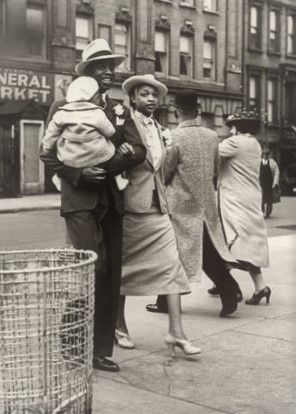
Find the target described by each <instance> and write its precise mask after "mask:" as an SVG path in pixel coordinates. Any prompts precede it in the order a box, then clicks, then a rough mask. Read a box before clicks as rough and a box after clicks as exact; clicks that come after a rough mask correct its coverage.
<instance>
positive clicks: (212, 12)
mask: <svg viewBox="0 0 296 414" xmlns="http://www.w3.org/2000/svg"><path fill="white" fill-rule="evenodd" d="M203 12H204V13H208V14H215V15H216V16H219V15H220V13H219V12H218V11H217V10H205V9H203Z"/></svg>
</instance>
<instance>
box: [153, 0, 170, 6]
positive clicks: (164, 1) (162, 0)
mask: <svg viewBox="0 0 296 414" xmlns="http://www.w3.org/2000/svg"><path fill="white" fill-rule="evenodd" d="M154 1H157V2H158V3H167V4H170V5H172V4H173V1H172V0H154Z"/></svg>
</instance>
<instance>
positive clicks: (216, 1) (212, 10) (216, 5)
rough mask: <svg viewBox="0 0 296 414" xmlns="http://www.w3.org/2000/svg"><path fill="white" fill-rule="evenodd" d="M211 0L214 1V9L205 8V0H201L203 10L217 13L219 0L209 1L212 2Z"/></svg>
mask: <svg viewBox="0 0 296 414" xmlns="http://www.w3.org/2000/svg"><path fill="white" fill-rule="evenodd" d="M213 1H215V9H213V8H211V9H206V8H205V0H203V5H202V8H203V11H204V12H206V13H219V0H211V2H212V3H213Z"/></svg>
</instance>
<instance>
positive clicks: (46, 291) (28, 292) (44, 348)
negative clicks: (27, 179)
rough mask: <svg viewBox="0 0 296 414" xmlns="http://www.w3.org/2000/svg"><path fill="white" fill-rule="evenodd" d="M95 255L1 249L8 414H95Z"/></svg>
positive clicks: (0, 413)
mask: <svg viewBox="0 0 296 414" xmlns="http://www.w3.org/2000/svg"><path fill="white" fill-rule="evenodd" d="M96 258H97V256H96V254H95V253H94V252H91V251H83V250H70V249H69V250H26V251H13V252H5V251H3V252H0V348H1V350H0V414H16V413H18V414H19V413H21V414H25V413H26V414H27V413H36V414H37V413H38V414H39V413H40V414H57V413H71V414H72V413H73V414H74V413H75V414H78V413H79V414H85V413H91V374H92V353H93V313H94V262H95V260H96Z"/></svg>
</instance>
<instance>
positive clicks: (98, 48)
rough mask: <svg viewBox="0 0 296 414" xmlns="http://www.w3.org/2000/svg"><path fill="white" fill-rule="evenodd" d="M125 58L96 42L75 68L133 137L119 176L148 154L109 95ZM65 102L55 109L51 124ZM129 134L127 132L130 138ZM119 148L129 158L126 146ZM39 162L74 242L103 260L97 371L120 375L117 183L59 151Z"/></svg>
mask: <svg viewBox="0 0 296 414" xmlns="http://www.w3.org/2000/svg"><path fill="white" fill-rule="evenodd" d="M124 59H125V57H124V56H121V55H117V54H113V53H112V51H111V49H110V47H109V45H108V43H107V42H106V41H105V40H104V39H96V40H94V41H93V42H91V43H90V44H89V45H87V46H86V48H85V49H84V51H83V53H82V60H81V62H80V63H78V64H77V65H76V68H75V71H76V73H77V74H78V75H86V76H91V77H92V78H94V79H95V80H96V81H97V82H98V85H99V89H100V92H101V94H102V102H101V103H100V106H101V107H102V108H103V109H104V111H105V114H106V115H107V117H108V118H109V120H110V121H111V123H112V124H113V125H114V126H115V128H116V129H117V131H118V132H119V133H121V132H122V133H123V132H124V135H125V136H128V137H129V143H130V144H132V149H133V155H129V156H128V157H122V165H120V166H119V167H120V170H119V171H118V172H116V173H120V172H121V171H123V170H125V169H129V168H132V167H133V166H136V165H139V164H140V163H142V162H143V161H144V159H145V157H146V150H145V148H144V147H143V145H142V144H141V139H140V137H139V134H138V132H137V130H136V128H135V126H134V123H133V122H132V120H131V118H130V112H129V110H128V109H127V108H125V107H124V106H122V105H121V104H119V103H117V102H114V101H112V100H111V99H110V98H109V97H108V94H107V93H106V92H107V91H108V89H109V88H110V87H111V86H112V82H113V76H114V68H115V67H116V66H118V65H119V64H120V63H121V62H123V60H124ZM64 103H65V101H56V102H54V103H53V104H52V106H51V108H50V111H49V115H48V120H47V123H48V122H49V121H50V120H51V118H52V117H53V115H54V113H55V112H56V111H57V110H58V109H59V107H61V106H62V105H63V104H64ZM126 131H128V133H126ZM129 143H126V144H123V147H122V148H121V149H120V151H121V153H127V151H126V148H127V147H126V145H127V146H129V145H130V144H129ZM40 158H41V159H42V160H43V162H44V163H45V164H46V165H47V166H48V167H49V168H50V169H51V170H53V172H55V173H57V175H58V176H59V177H60V178H61V181H62V187H61V215H62V216H63V217H64V218H65V221H66V227H67V234H68V237H69V239H70V242H71V243H72V245H73V246H74V248H77V249H89V250H93V251H95V252H96V253H97V255H98V260H97V262H96V280H95V318H94V367H95V368H97V369H101V370H105V371H111V372H116V371H118V370H119V367H118V365H117V364H115V363H114V362H113V361H112V360H110V359H108V358H106V357H111V356H112V353H113V344H114V333H115V325H116V318H117V313H118V302H119V292H120V280H121V265H122V259H121V250H122V216H123V213H124V208H123V195H122V192H120V191H118V189H117V188H116V185H115V184H114V180H110V179H109V178H108V177H106V172H105V171H104V170H102V169H100V168H98V167H91V168H84V169H75V168H71V167H68V166H65V165H64V164H62V163H61V162H60V161H58V159H57V156H56V149H54V151H52V153H51V154H49V155H48V154H45V153H44V151H43V150H42V148H41V152H40Z"/></svg>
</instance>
